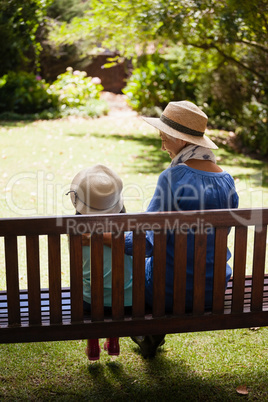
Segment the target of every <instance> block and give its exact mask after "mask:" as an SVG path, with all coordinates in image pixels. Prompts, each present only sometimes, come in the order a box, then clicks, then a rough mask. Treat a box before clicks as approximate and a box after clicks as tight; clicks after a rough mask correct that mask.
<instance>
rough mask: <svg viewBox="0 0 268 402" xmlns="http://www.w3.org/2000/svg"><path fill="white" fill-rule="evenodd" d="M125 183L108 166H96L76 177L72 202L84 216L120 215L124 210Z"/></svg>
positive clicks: (72, 191)
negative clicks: (123, 191)
mask: <svg viewBox="0 0 268 402" xmlns="http://www.w3.org/2000/svg"><path fill="white" fill-rule="evenodd" d="M122 189H123V183H122V180H121V179H120V177H119V176H118V175H117V174H116V173H115V172H114V171H113V170H111V169H109V168H108V167H107V166H104V165H100V164H98V165H94V166H92V167H89V168H86V169H84V170H81V172H79V173H77V175H76V176H75V177H74V179H73V181H72V184H71V188H70V191H69V193H70V195H71V201H72V203H73V205H74V207H75V209H76V211H78V212H79V213H80V214H82V215H88V214H109V213H119V212H120V211H121V210H122V208H123V197H122Z"/></svg>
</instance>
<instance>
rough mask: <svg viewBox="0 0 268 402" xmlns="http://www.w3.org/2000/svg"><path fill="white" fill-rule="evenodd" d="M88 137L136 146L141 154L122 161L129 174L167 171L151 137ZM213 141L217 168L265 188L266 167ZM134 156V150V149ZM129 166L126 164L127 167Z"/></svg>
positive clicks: (166, 161)
mask: <svg viewBox="0 0 268 402" xmlns="http://www.w3.org/2000/svg"><path fill="white" fill-rule="evenodd" d="M68 135H69V136H73V137H83V136H84V135H85V134H84V133H81V134H76V133H75V134H72V133H70V134H68ZM91 135H92V136H94V137H96V138H102V139H107V140H114V141H120V140H122V139H123V140H124V141H125V142H128V143H129V145H130V144H131V143H136V145H137V144H140V145H141V146H142V149H141V150H138V154H137V155H135V159H134V162H128V161H127V160H125V161H124V164H125V165H126V166H128V169H129V171H130V172H132V173H134V174H137V173H143V174H158V173H159V174H160V172H161V171H163V170H164V169H166V168H167V166H168V165H169V162H170V158H169V156H168V154H167V153H166V152H163V151H161V140H160V138H157V137H156V136H155V135H150V134H147V135H143V134H139V133H137V134H133V135H123V134H122V135H121V134H106V133H92V134H91ZM213 140H214V141H215V142H216V144H217V145H218V147H219V150H216V151H215V154H216V156H217V157H218V159H219V164H220V165H224V166H229V167H235V168H237V170H238V171H239V173H235V175H234V176H235V178H237V179H239V180H248V179H250V181H251V183H252V185H258V186H264V187H268V165H267V163H265V162H263V161H260V160H257V159H251V158H249V157H245V156H244V155H243V154H241V153H238V152H236V151H235V150H234V149H233V148H232V147H231V146H230V144H229V143H227V142H226V141H225V137H221V136H220V137H219V138H218V140H217V137H214V138H213ZM126 148H127V146H126ZM135 152H136V153H137V147H135ZM128 163H129V164H128ZM245 168H246V169H254V170H256V171H257V172H258V173H256V174H255V173H254V174H250V175H249V174H248V173H245V172H243V169H245Z"/></svg>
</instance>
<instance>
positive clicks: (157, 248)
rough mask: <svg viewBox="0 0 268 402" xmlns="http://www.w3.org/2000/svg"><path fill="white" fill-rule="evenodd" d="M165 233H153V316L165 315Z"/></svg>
mask: <svg viewBox="0 0 268 402" xmlns="http://www.w3.org/2000/svg"><path fill="white" fill-rule="evenodd" d="M166 245H167V240H166V233H164V232H163V231H161V232H159V233H154V272H153V317H162V316H164V315H165V290H166Z"/></svg>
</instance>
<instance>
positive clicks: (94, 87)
mask: <svg viewBox="0 0 268 402" xmlns="http://www.w3.org/2000/svg"><path fill="white" fill-rule="evenodd" d="M86 75H87V73H86V72H85V71H78V70H76V71H73V69H72V68H71V67H68V68H67V70H66V72H65V73H64V74H60V75H59V76H58V77H57V80H56V81H54V82H53V84H52V85H51V86H50V87H49V90H48V91H49V93H50V94H54V95H57V96H58V97H59V102H60V113H61V115H62V116H67V115H79V116H83V117H86V116H91V117H94V116H101V115H103V114H106V113H107V112H108V107H107V103H106V102H105V101H103V100H100V99H99V98H100V92H101V91H102V90H103V86H102V85H101V81H100V79H99V78H98V77H94V78H91V77H87V76H86Z"/></svg>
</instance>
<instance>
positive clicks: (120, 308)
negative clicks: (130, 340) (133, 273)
mask: <svg viewBox="0 0 268 402" xmlns="http://www.w3.org/2000/svg"><path fill="white" fill-rule="evenodd" d="M112 316H113V319H115V320H119V319H121V318H123V317H124V232H120V233H119V234H113V236H112Z"/></svg>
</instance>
